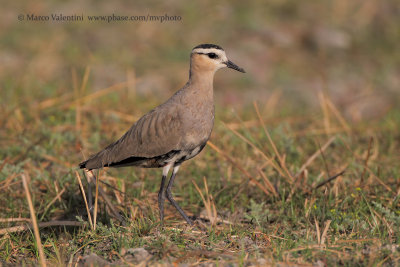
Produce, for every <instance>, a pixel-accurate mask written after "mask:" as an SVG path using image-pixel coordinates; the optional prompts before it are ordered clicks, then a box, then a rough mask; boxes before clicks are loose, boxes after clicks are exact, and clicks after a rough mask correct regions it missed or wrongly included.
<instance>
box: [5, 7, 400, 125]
mask: <svg viewBox="0 0 400 267" xmlns="http://www.w3.org/2000/svg"><path fill="white" fill-rule="evenodd" d="M19 14H23V15H25V16H26V14H36V15H48V16H51V14H63V15H75V14H76V15H83V16H84V21H83V22H82V21H76V22H56V21H52V19H51V18H50V21H47V22H35V21H27V19H26V17H25V19H24V20H23V21H19V20H18V15H19ZM112 14H115V15H119V16H122V15H128V16H131V15H135V16H141V15H145V16H147V15H148V14H150V15H159V16H160V15H165V14H167V15H169V16H180V17H181V20H180V21H166V22H163V23H160V22H149V21H148V22H142V21H129V22H115V21H114V22H110V23H107V22H100V21H98V22H94V21H89V20H88V18H87V16H88V15H112ZM399 16H400V7H399V5H398V2H397V1H378V0H369V1H364V0H355V1H346V0H337V1H318V2H314V1H306V2H304V1H301V2H299V1H277V0H272V1H268V2H267V3H266V2H265V1H257V0H253V1H246V2H242V1H221V2H220V3H218V4H216V3H215V1H202V2H200V1H196V2H190V3H188V2H185V1H178V0H174V1H172V2H168V3H166V2H165V3H162V2H158V1H147V2H146V3H142V4H139V3H134V4H133V3H131V2H128V1H113V2H105V1H85V2H78V1H69V2H64V1H52V2H50V1H35V2H30V1H17V2H10V1H8V2H5V3H3V4H2V16H1V18H0V24H1V25H2V26H1V28H0V36H1V37H0V38H1V39H0V89H1V95H0V96H1V112H2V113H4V112H6V113H7V112H11V110H15V108H21V109H22V110H24V109H25V108H27V107H33V106H35V105H37V104H39V103H40V102H41V101H43V100H45V99H50V98H53V97H57V96H61V95H63V94H65V93H67V92H72V91H73V87H74V84H73V83H74V78H73V77H72V72H75V73H76V78H77V79H76V80H77V81H78V83H79V79H82V77H83V76H84V72H85V68H87V67H89V68H90V72H89V76H88V83H87V85H86V88H85V90H86V92H92V91H97V90H101V89H104V88H107V87H110V86H112V85H115V84H117V83H120V82H125V81H131V82H130V84H129V86H128V88H125V89H123V90H126V91H127V92H128V94H130V95H131V96H134V97H136V96H157V97H156V99H155V100H154V101H160V102H163V101H164V100H165V99H166V98H167V97H169V96H170V95H171V94H172V93H173V92H174V91H176V90H177V89H179V88H180V87H181V86H182V85H184V83H185V82H186V80H187V77H188V66H189V62H188V59H189V54H190V51H191V49H192V48H193V47H194V46H196V45H198V44H200V43H215V44H219V45H221V46H222V47H223V48H224V49H225V50H226V51H227V54H228V56H229V57H230V58H231V59H232V60H233V61H234V62H236V63H237V64H238V65H239V66H242V67H243V68H245V69H246V71H247V74H246V75H238V74H237V73H233V72H232V71H229V70H223V71H220V72H219V73H218V74H217V75H216V81H215V89H216V99H217V102H218V104H217V108H219V109H221V108H222V109H226V108H235V109H237V108H241V107H244V106H246V105H248V104H249V103H250V104H251V102H252V101H254V100H255V99H257V101H259V102H260V103H263V102H264V103H265V102H266V101H267V99H268V98H269V97H270V96H271V95H272V94H274V93H276V92H279V94H280V95H279V100H278V101H279V103H280V105H281V107H282V105H283V106H284V107H285V108H293V109H295V110H297V111H299V108H303V107H311V108H315V107H316V108H319V104H318V97H317V92H318V91H321V90H322V91H324V92H326V93H327V94H328V95H329V96H330V97H331V98H332V99H333V101H334V103H335V104H336V105H337V106H338V107H339V108H340V109H341V111H342V112H343V114H344V115H345V116H346V118H348V119H349V120H350V121H359V120H363V119H379V118H381V117H382V116H383V115H384V114H385V113H387V112H388V111H389V110H390V109H391V108H394V107H395V106H396V105H397V107H398V106H399V95H400V88H399V84H400V81H399V80H400V75H399V68H400V51H399V49H398V44H399V41H400V30H399V29H400V27H399V20H398V18H399ZM132 81H133V82H132ZM114 97H116V98H118V97H119V96H114ZM125 99H126V97H121V98H118V99H116V100H115V102H118V103H120V102H122V106H121V105H119V107H118V108H117V110H119V111H121V112H123V111H124V110H123V109H124V108H126V106H129V103H128V102H126V103H125ZM130 100H131V99H130ZM111 104H113V105H115V104H116V103H111ZM293 105H295V106H293ZM266 108H267V107H266ZM121 109H122V110H121ZM299 112H301V110H300V111H299ZM133 115H134V114H133Z"/></svg>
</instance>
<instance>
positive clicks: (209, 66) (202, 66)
mask: <svg viewBox="0 0 400 267" xmlns="http://www.w3.org/2000/svg"><path fill="white" fill-rule="evenodd" d="M225 67H228V68H231V69H234V70H237V71H240V72H243V73H244V72H245V71H244V69H242V68H240V67H239V66H238V65H236V64H235V63H233V62H232V61H230V60H229V59H228V58H227V56H226V54H225V51H224V49H222V47H220V46H218V45H214V44H201V45H198V46H196V47H195V48H193V50H192V54H191V68H192V70H193V71H199V72H202V71H211V72H216V71H217V70H219V69H221V68H225Z"/></svg>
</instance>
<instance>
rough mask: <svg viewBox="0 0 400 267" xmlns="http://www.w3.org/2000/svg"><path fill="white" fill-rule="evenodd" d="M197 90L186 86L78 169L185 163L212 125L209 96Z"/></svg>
mask: <svg viewBox="0 0 400 267" xmlns="http://www.w3.org/2000/svg"><path fill="white" fill-rule="evenodd" d="M198 90H199V88H195V87H193V86H192V87H190V84H189V83H188V84H187V85H186V86H185V87H184V88H182V89H181V90H179V91H178V92H176V93H175V94H174V95H173V96H172V97H171V98H170V99H168V101H166V102H165V103H164V104H162V105H160V106H158V107H156V108H155V109H153V110H152V111H150V112H149V113H147V114H146V115H144V116H143V117H141V118H140V119H139V120H138V121H137V122H136V123H135V124H134V125H133V126H132V127H131V128H130V129H129V130H128V131H127V132H126V133H125V134H124V135H123V136H122V137H121V138H120V139H119V140H117V141H116V142H114V143H112V144H110V145H109V146H107V147H106V148H105V149H103V150H101V151H100V152H98V153H97V154H95V155H93V156H91V157H90V158H89V159H88V160H87V161H84V162H82V163H81V164H80V167H81V168H86V169H97V168H101V167H104V166H110V167H121V166H132V165H136V166H142V167H162V166H164V165H165V164H166V163H167V162H168V160H175V161H176V160H186V159H189V158H191V157H193V156H195V155H197V154H198V153H199V152H200V151H201V149H202V148H203V147H204V145H205V143H206V142H207V140H208V138H209V136H210V134H211V130H212V127H213V122H214V105H213V99H212V95H211V98H210V96H209V95H207V94H201V92H200V93H199V91H198ZM211 90H212V88H211Z"/></svg>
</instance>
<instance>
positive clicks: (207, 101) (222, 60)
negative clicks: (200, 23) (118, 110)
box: [79, 44, 245, 225]
mask: <svg viewBox="0 0 400 267" xmlns="http://www.w3.org/2000/svg"><path fill="white" fill-rule="evenodd" d="M224 67H227V68H230V69H233V70H236V71H239V72H242V73H245V71H244V69H243V68H241V67H239V66H237V65H236V64H235V63H233V62H232V61H231V60H229V59H228V58H227V56H226V53H225V50H224V49H223V48H222V47H221V46H219V45H215V44H200V45H198V46H196V47H194V48H193V49H192V51H191V54H190V70H189V79H188V81H187V83H186V84H185V85H184V86H183V87H182V88H181V89H180V90H178V91H177V92H176V93H175V94H173V95H172V96H171V97H170V98H169V99H168V100H167V101H166V102H164V103H163V104H161V105H159V106H157V107H156V108H154V109H152V110H151V111H150V112H148V113H147V114H145V115H144V116H142V117H141V118H140V119H139V120H138V121H136V122H135V123H134V124H133V125H132V127H131V128H130V129H129V130H128V131H127V132H126V133H125V134H124V135H123V136H122V137H121V138H120V139H118V140H117V141H115V142H114V143H112V144H110V145H109V146H107V147H105V148H104V149H103V150H101V151H99V152H98V153H96V154H94V155H92V156H90V157H89V158H88V159H87V160H85V161H83V162H81V163H80V164H79V167H80V168H81V169H86V170H87V171H90V170H94V169H100V168H103V167H126V166H136V167H142V168H162V177H161V186H160V190H159V192H158V208H159V214H160V222H161V224H163V221H164V202H165V198H167V199H168V200H169V202H170V203H171V204H172V205H173V206H174V207H175V208H176V210H177V211H178V212H179V213H180V214H181V216H182V217H183V218H184V219H185V221H186V222H187V223H188V224H189V225H193V222H192V220H191V219H190V218H189V217H188V216H187V215H186V213H185V212H184V211H183V209H182V208H181V207H180V206H179V205H178V203H177V202H176V201H175V200H174V198H173V195H172V192H171V189H172V186H173V183H174V181H175V178H176V174H177V172H178V170H179V168H180V166H181V164H182V163H183V162H184V161H186V160H189V159H191V158H193V157H195V156H196V155H198V154H199V153H200V152H201V151H202V150H203V148H204V147H205V145H206V143H207V141H208V139H209V138H210V135H211V132H212V129H213V125H214V116H215V108H214V96H213V95H214V92H213V90H214V89H213V80H214V74H215V73H216V71H217V70H219V69H221V68H224ZM171 168H172V174H171V176H170V178H169V182H168V184H167V183H166V182H167V177H168V173H169V171H170V169H171Z"/></svg>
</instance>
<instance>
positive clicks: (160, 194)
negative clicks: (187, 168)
mask: <svg viewBox="0 0 400 267" xmlns="http://www.w3.org/2000/svg"><path fill="white" fill-rule="evenodd" d="M171 165H172V164H168V165H167V166H165V167H164V168H163V174H162V179H161V186H160V191H159V192H158V208H159V210H160V221H161V224H163V223H164V201H165V180H166V179H167V175H168V171H169V169H170V168H171Z"/></svg>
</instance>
